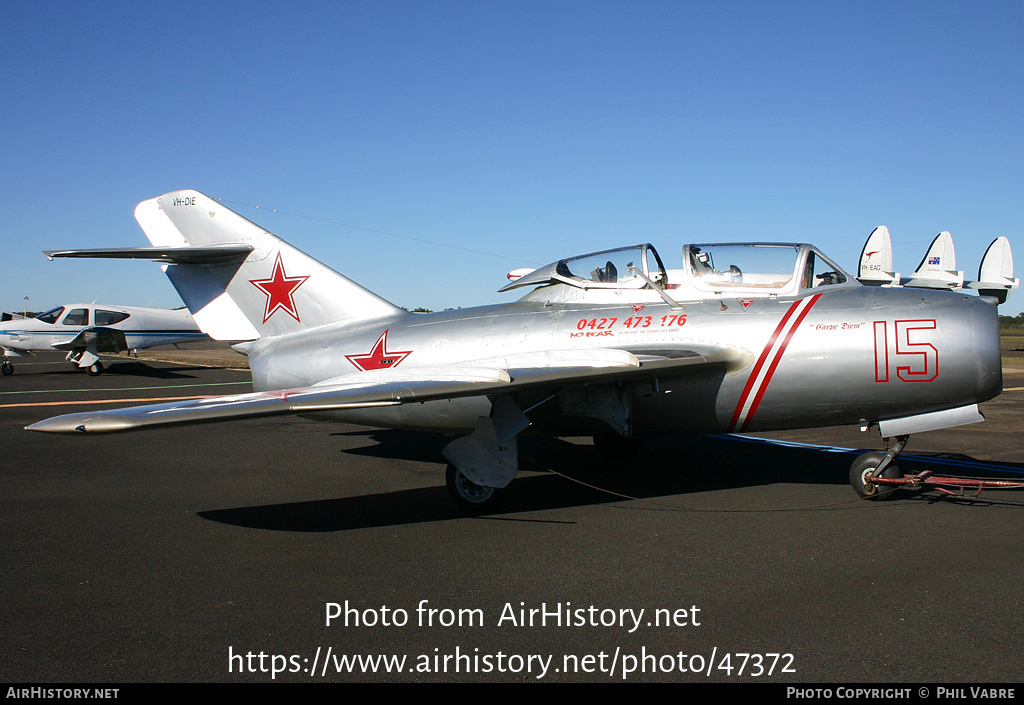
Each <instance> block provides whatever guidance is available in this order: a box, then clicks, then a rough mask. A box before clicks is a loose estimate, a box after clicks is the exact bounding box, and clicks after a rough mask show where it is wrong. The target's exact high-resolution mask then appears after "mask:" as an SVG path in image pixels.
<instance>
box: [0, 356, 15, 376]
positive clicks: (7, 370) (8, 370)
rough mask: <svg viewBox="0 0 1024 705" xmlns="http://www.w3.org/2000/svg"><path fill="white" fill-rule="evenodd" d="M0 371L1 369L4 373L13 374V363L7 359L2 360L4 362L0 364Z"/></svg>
mask: <svg viewBox="0 0 1024 705" xmlns="http://www.w3.org/2000/svg"><path fill="white" fill-rule="evenodd" d="M0 371H2V372H3V373H4V374H5V375H13V374H14V365H12V364H11V363H10V362H8V361H7V360H4V364H3V365H2V366H0Z"/></svg>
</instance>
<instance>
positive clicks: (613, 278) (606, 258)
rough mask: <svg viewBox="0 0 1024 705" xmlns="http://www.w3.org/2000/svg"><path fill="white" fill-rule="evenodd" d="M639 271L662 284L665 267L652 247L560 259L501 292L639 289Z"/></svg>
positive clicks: (615, 250) (642, 280)
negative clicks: (557, 287) (563, 287)
mask: <svg viewBox="0 0 1024 705" xmlns="http://www.w3.org/2000/svg"><path fill="white" fill-rule="evenodd" d="M638 271H639V272H641V273H642V274H643V275H644V276H646V277H647V278H648V279H650V280H652V281H655V282H657V281H664V280H665V267H664V266H663V265H662V263H661V258H660V257H658V253H657V252H656V251H655V249H654V247H653V246H651V245H649V244H645V245H633V246H632V247H620V248H617V249H614V250H602V251H601V252H591V253H590V254H586V255H580V256H578V257H570V258H568V259H561V260H558V261H557V262H552V263H551V264H549V265H547V266H545V267H541V268H540V269H535V270H534V271H532V272H530V273H529V274H527V275H525V276H522V277H520V278H519V279H516V280H515V281H514V282H512V283H511V284H508V285H506V286H505V287H503V288H502V289H500V291H509V290H510V289H518V288H520V287H524V286H542V285H545V284H568V285H569V286H573V287H577V288H580V289H641V288H643V287H644V286H647V282H646V281H645V280H644V277H642V276H640V275H639V274H638V273H637V272H638Z"/></svg>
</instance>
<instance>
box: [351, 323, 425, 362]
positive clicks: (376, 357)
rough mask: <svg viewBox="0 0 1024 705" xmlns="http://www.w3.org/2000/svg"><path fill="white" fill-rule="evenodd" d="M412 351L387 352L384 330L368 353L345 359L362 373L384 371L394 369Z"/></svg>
mask: <svg viewBox="0 0 1024 705" xmlns="http://www.w3.org/2000/svg"><path fill="white" fill-rule="evenodd" d="M411 352H412V350H405V351H402V352H393V351H391V350H388V332H387V331H386V330H385V331H384V332H383V333H381V334H380V337H379V338H377V342H376V343H374V344H373V349H372V350H370V352H369V353H365V354H363V355H346V356H345V359H347V360H348V361H349V362H351V363H352V364H353V365H355V366H356V367H358V368H359V369H361V370H362V371H363V372H366V371H368V370H386V369H390V368H392V367H395V366H397V365H398V363H400V362H401V361H402V360H404V359H405V358H407V357H408V356H409V354H410V353H411Z"/></svg>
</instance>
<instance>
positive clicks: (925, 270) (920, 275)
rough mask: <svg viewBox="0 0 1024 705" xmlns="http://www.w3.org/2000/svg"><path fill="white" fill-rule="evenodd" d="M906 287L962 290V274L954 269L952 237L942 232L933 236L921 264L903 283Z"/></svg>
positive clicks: (954, 253)
mask: <svg viewBox="0 0 1024 705" xmlns="http://www.w3.org/2000/svg"><path fill="white" fill-rule="evenodd" d="M904 283H905V284H906V285H907V286H918V287H924V288H928V289H950V290H952V291H960V290H961V289H963V288H964V273H963V272H961V271H958V270H957V268H956V252H954V250H953V236H952V235H950V234H949V233H948V232H947V231H945V230H943V231H942V232H941V233H939V234H938V235H936V236H935V239H934V240H932V244H931V245H930V246H929V247H928V251H927V252H926V253H925V255H924V258H923V259H922V260H921V264H919V265H917V269H916V270H914V273H913V274H912V275H911V276H910V279H909V280H908V281H906V282H904Z"/></svg>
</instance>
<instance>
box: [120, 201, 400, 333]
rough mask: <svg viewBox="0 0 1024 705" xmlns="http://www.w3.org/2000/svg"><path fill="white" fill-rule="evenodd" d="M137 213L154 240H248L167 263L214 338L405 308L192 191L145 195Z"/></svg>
mask: <svg viewBox="0 0 1024 705" xmlns="http://www.w3.org/2000/svg"><path fill="white" fill-rule="evenodd" d="M135 218H136V220H138V222H139V225H140V226H142V229H143V231H144V232H145V233H146V237H147V238H149V241H150V242H151V243H152V244H153V245H154V246H155V247H168V248H180V247H186V246H187V247H210V246H217V245H228V244H231V245H248V246H251V247H252V252H251V253H250V254H249V255H248V256H247V257H245V259H244V260H242V259H241V258H235V259H233V260H229V261H224V262H204V263H181V262H179V263H176V264H170V265H166V266H165V271H166V273H167V276H168V277H169V278H170V280H171V283H172V284H173V285H174V287H175V289H177V290H178V293H179V294H180V295H181V297H182V300H183V301H184V302H185V304H186V305H187V306H188V308H189V310H190V311H191V312H192V316H193V318H195V320H196V323H197V324H199V327H200V328H201V329H202V330H203V332H204V333H206V334H207V335H209V336H210V337H212V338H214V339H217V340H252V339H255V338H261V337H273V336H279V335H285V334H288V333H294V332H298V331H301V330H306V329H309V328H316V327H319V326H323V325H327V324H331V323H342V322H354V321H360V320H369V319H373V318H380V317H384V316H393V315H401V314H403V313H404V311H403V310H402V309H400V308H398V307H397V306H395V305H394V304H391V303H389V302H388V301H385V300H384V299H382V298H380V297H379V296H377V295H376V294H374V293H372V292H370V291H368V290H367V289H364V288H363V287H361V286H359V285H358V284H356V283H355V282H353V281H351V280H350V279H348V278H346V277H344V276H342V275H341V274H339V273H338V272H336V271H334V270H333V269H331V268H330V267H327V266H326V265H324V264H322V263H321V262H319V261H317V260H316V259H314V258H312V257H310V256H309V255H307V254H305V253H304V252H302V251H301V250H299V249H297V248H295V247H293V246H291V245H289V244H288V243H287V242H285V241H284V240H282V239H280V238H278V237H276V236H275V235H273V234H271V233H269V232H267V231H266V230H264V229H263V228H262V227H260V226H259V225H256V224H255V223H253V222H252V221H250V220H247V219H246V218H243V217H242V216H240V215H239V214H237V213H235V212H234V211H232V210H231V209H230V208H228V207H227V206H225V205H223V204H222V203H219V202H218V201H214V200H213V199H211V198H209V197H208V196H205V195H204V194H202V193H199V192H198V191H192V190H184V191H173V192H171V193H168V194H164V195H163V196H160V197H159V198H154V199H150V200H148V201H143V202H142V203H140V204H139V205H138V207H137V208H136V209H135Z"/></svg>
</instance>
